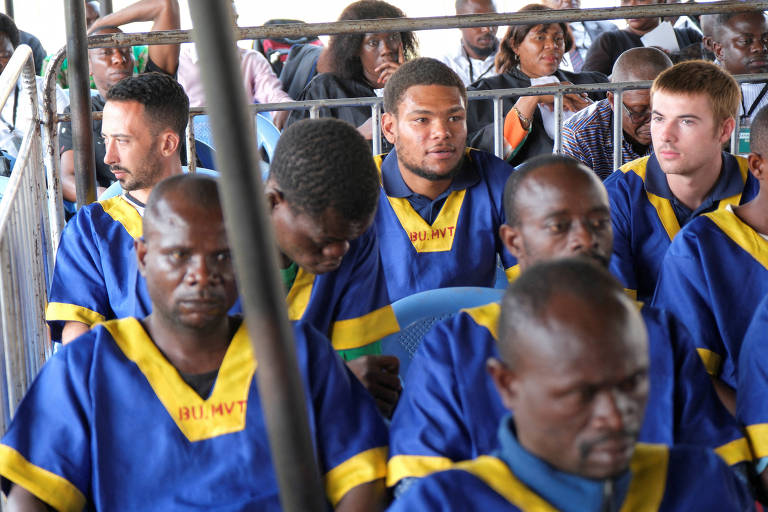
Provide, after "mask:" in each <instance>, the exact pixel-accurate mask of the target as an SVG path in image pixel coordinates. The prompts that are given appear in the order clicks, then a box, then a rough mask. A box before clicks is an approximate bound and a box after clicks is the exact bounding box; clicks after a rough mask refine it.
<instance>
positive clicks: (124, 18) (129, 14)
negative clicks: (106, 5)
mask: <svg viewBox="0 0 768 512" xmlns="http://www.w3.org/2000/svg"><path fill="white" fill-rule="evenodd" d="M139 21H151V22H153V23H152V29H151V31H152V32H157V31H159V30H179V29H180V28H181V17H180V14H179V2H178V0H140V1H139V2H136V3H134V4H131V5H129V6H127V7H125V8H123V9H120V10H119V11H116V12H113V13H112V14H108V15H106V16H104V17H102V18H99V19H97V20H96V21H95V22H94V23H93V25H91V28H90V29H89V33H92V32H94V31H95V30H97V29H99V28H101V27H120V26H122V25H125V24H127V23H134V22H139ZM149 59H150V60H151V61H152V62H154V63H155V65H157V67H159V68H160V69H162V70H163V71H165V72H166V73H168V74H171V75H173V74H175V73H176V70H177V69H178V67H179V45H177V44H166V45H156V44H154V45H150V46H149Z"/></svg>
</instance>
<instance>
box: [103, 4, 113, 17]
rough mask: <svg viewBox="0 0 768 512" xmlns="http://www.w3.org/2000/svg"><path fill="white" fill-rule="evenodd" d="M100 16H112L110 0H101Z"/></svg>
mask: <svg viewBox="0 0 768 512" xmlns="http://www.w3.org/2000/svg"><path fill="white" fill-rule="evenodd" d="M100 14H101V15H102V16H106V15H107V14H112V0H101V13H100Z"/></svg>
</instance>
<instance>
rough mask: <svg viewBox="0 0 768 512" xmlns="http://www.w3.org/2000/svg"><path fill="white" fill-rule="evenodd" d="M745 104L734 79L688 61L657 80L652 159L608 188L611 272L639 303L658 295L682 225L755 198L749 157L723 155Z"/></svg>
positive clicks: (629, 167)
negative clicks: (663, 267) (661, 270)
mask: <svg viewBox="0 0 768 512" xmlns="http://www.w3.org/2000/svg"><path fill="white" fill-rule="evenodd" d="M740 100H741V93H740V90H739V85H738V84H737V83H736V81H735V80H734V79H733V77H732V76H731V75H730V74H728V73H727V72H725V71H723V70H722V69H721V68H720V67H718V66H716V65H715V64H712V63H708V62H704V61H689V62H681V63H680V64H677V65H675V66H673V67H671V68H669V69H667V70H666V71H664V72H663V73H661V74H660V75H659V76H658V77H657V78H656V80H654V82H653V86H652V87H651V139H652V143H653V154H652V155H650V156H647V157H643V158H639V159H637V160H634V161H632V162H629V163H628V164H625V165H623V166H622V167H621V168H620V169H619V170H620V171H621V172H615V173H613V174H612V175H611V176H610V177H608V179H606V180H605V182H604V183H605V187H606V189H607V190H608V196H609V199H610V202H611V221H612V223H613V232H614V242H613V258H612V260H611V271H612V272H613V273H614V274H615V275H616V276H617V277H618V278H619V280H620V281H621V282H622V283H623V284H624V287H625V288H626V289H627V290H628V291H629V292H630V294H631V295H634V296H636V297H637V299H638V300H641V301H648V300H650V299H651V297H652V296H653V292H654V289H655V287H656V280H657V278H658V275H659V268H660V266H661V260H662V258H663V257H664V253H665V252H666V250H667V248H668V247H669V245H670V243H671V242H672V239H673V238H674V237H675V235H676V234H677V232H678V231H679V230H680V228H681V227H682V226H684V225H685V224H687V223H688V222H689V221H690V220H691V219H693V218H695V217H696V216H698V215H700V214H702V213H706V212H711V211H713V210H717V209H721V208H725V207H726V206H727V205H730V204H733V205H738V204H741V203H744V202H746V201H748V200H750V199H751V198H752V197H754V195H755V194H756V192H757V189H758V187H757V182H756V181H755V179H754V178H753V177H751V176H750V174H749V170H748V165H747V161H746V159H744V158H741V157H737V156H732V155H730V154H728V153H726V152H724V151H723V150H722V147H723V144H725V143H726V142H727V141H728V140H729V139H730V137H731V133H732V132H733V130H734V127H735V125H736V118H737V115H738V112H739V106H740Z"/></svg>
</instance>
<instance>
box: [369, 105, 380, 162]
mask: <svg viewBox="0 0 768 512" xmlns="http://www.w3.org/2000/svg"><path fill="white" fill-rule="evenodd" d="M371 119H372V121H373V122H372V123H371V143H372V144H373V146H372V147H373V154H374V155H379V154H381V102H376V103H374V104H373V105H372V106H371Z"/></svg>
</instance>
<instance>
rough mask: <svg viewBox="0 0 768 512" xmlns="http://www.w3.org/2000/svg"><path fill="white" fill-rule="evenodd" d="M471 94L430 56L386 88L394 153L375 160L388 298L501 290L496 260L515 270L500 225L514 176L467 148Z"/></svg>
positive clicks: (386, 126)
mask: <svg viewBox="0 0 768 512" xmlns="http://www.w3.org/2000/svg"><path fill="white" fill-rule="evenodd" d="M466 108H467V93H466V89H465V88H464V84H463V83H462V81H461V79H460V78H459V77H458V75H456V73H454V72H453V71H452V70H451V69H450V68H449V67H448V66H446V65H445V64H443V63H441V62H439V61H437V60H435V59H428V58H421V59H416V60H413V61H410V62H407V63H405V64H403V65H402V66H400V69H398V70H397V71H396V72H395V74H394V75H392V78H390V80H389V81H388V82H387V85H386V86H385V87H384V111H385V112H384V114H383V115H382V119H381V128H382V131H383V132H384V136H385V137H386V138H387V140H389V142H391V143H392V144H394V146H395V150H394V151H392V152H391V153H389V155H387V156H386V158H382V157H377V158H376V161H377V163H378V164H379V165H380V169H381V177H382V190H381V195H380V199H379V208H378V211H377V212H376V221H375V222H376V229H377V236H378V238H379V247H380V250H381V259H382V264H383V266H384V274H385V275H386V276H387V288H388V290H389V296H390V298H391V299H392V300H393V301H394V300H397V299H400V298H402V297H405V296H407V295H411V294H413V293H416V292H420V291H424V290H431V289H435V288H444V287H448V286H493V284H494V282H495V280H496V259H497V255H498V256H500V257H501V262H502V264H503V266H504V268H505V269H506V270H507V273H508V276H511V275H513V273H514V272H515V269H514V265H515V261H514V258H512V257H511V256H510V255H509V253H507V252H506V251H505V250H504V247H503V246H502V244H501V240H500V239H499V236H498V229H499V226H501V225H502V224H503V223H504V211H503V208H502V193H503V190H504V183H505V181H506V179H507V177H508V176H509V174H510V173H511V172H512V171H513V168H512V167H510V166H509V165H508V164H507V163H505V162H503V161H502V160H500V159H498V158H496V157H495V156H493V155H491V154H489V153H485V152H483V151H478V150H474V149H469V148H467V147H466V140H467V122H466Z"/></svg>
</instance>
